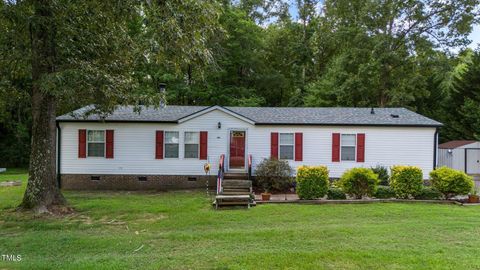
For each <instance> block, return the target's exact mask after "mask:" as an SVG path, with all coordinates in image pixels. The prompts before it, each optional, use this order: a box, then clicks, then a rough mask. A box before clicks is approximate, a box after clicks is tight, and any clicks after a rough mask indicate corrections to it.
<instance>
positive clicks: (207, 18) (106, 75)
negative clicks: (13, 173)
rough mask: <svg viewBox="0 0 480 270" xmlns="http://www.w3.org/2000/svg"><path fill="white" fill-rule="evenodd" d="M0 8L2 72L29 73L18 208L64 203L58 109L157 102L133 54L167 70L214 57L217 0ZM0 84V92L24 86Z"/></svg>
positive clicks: (97, 109) (99, 109) (101, 109)
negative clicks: (28, 132) (20, 69)
mask: <svg viewBox="0 0 480 270" xmlns="http://www.w3.org/2000/svg"><path fill="white" fill-rule="evenodd" d="M0 5H1V6H0V8H1V9H2V10H1V12H2V13H3V14H8V16H5V17H0V29H2V30H4V32H3V33H6V35H5V36H2V38H0V48H1V49H0V52H2V53H1V54H0V63H2V66H0V68H1V69H2V73H5V72H6V70H8V69H12V68H15V65H17V64H19V63H20V64H23V65H26V66H27V68H26V69H30V70H31V73H30V74H29V77H27V79H29V80H31V86H32V87H31V89H29V90H30V91H28V92H29V95H30V96H31V111H32V140H31V142H32V143H31V154H30V165H29V179H28V184H27V189H26V191H25V195H24V199H23V202H22V207H24V208H27V209H34V210H35V211H36V212H45V211H49V209H51V207H53V206H55V205H63V204H65V199H64V197H63V196H62V194H61V193H60V191H59V189H58V187H57V184H56V177H55V176H56V170H55V169H56V166H55V165H56V164H55V161H56V151H55V144H56V126H55V117H56V114H57V112H58V111H59V110H70V109H71V108H74V107H77V106H83V105H85V104H95V106H93V107H92V110H91V112H90V113H108V112H110V111H111V110H113V109H114V108H115V106H116V105H118V104H139V100H141V101H142V103H144V104H156V105H158V102H159V100H160V98H161V97H160V96H159V95H158V94H157V93H156V91H153V90H154V84H152V83H151V82H150V80H149V79H148V78H145V77H148V76H145V77H144V76H139V75H138V74H137V73H135V70H136V69H137V68H138V66H139V65H140V64H141V63H139V61H138V59H143V60H141V61H140V62H143V63H147V62H155V63H163V64H165V65H170V67H171V70H173V72H175V71H176V70H178V69H177V68H176V66H175V65H176V64H181V63H184V62H185V61H187V62H188V61H195V59H210V60H211V59H213V58H212V57H211V54H210V51H209V48H208V47H207V42H206V41H205V40H204V39H203V38H202V31H209V30H208V29H213V28H215V27H216V26H215V23H216V20H218V16H216V14H217V12H216V11H215V10H216V9H217V8H218V6H217V4H216V2H215V1H201V2H198V1H193V0H192V1H171V2H170V1H168V2H164V1H145V2H142V1H99V2H96V1H93V2H92V1H86V2H83V1H82V2H71V1H48V0H39V1H12V2H3V1H2V2H0ZM212 11H213V12H212ZM201 14H204V16H202V15H201ZM212 15H213V16H212ZM27 18H28V19H27ZM210 27H211V28H210ZM147 45H149V46H147ZM9 50H10V51H12V52H10V53H5V52H7V51H9ZM25 52H30V57H25ZM23 59H27V61H25V62H22V60H23ZM3 82H4V83H5V84H2V85H1V86H0V87H2V91H5V92H6V91H22V90H23V89H19V88H18V87H13V86H12V84H11V81H8V80H4V81H3ZM23 91H24V90H23Z"/></svg>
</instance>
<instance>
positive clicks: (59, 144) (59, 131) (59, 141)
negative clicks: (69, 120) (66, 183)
mask: <svg viewBox="0 0 480 270" xmlns="http://www.w3.org/2000/svg"><path fill="white" fill-rule="evenodd" d="M61 155H62V129H61V128H60V123H59V122H57V186H58V188H59V189H61V188H62V176H61V174H60V165H61V162H60V160H61V157H62V156H61Z"/></svg>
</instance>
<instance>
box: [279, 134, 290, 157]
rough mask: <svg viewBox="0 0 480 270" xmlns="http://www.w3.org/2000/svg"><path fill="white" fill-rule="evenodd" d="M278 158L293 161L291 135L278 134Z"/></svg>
mask: <svg viewBox="0 0 480 270" xmlns="http://www.w3.org/2000/svg"><path fill="white" fill-rule="evenodd" d="M279 146H280V147H279V148H280V150H279V152H280V153H279V155H278V156H279V158H280V159H293V147H294V143H293V133H280V143H279Z"/></svg>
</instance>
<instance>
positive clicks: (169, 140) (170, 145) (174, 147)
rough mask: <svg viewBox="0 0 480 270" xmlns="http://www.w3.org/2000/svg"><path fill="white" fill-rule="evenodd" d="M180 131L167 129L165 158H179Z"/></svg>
mask: <svg viewBox="0 0 480 270" xmlns="http://www.w3.org/2000/svg"><path fill="white" fill-rule="evenodd" d="M178 142H179V140H178V131H165V158H178Z"/></svg>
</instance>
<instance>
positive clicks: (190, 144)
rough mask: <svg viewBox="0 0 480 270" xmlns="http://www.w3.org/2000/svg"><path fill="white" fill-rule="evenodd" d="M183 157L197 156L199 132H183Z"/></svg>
mask: <svg viewBox="0 0 480 270" xmlns="http://www.w3.org/2000/svg"><path fill="white" fill-rule="evenodd" d="M184 146H185V147H184V148H185V149H184V157H185V158H198V152H199V149H200V132H185V138H184Z"/></svg>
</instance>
